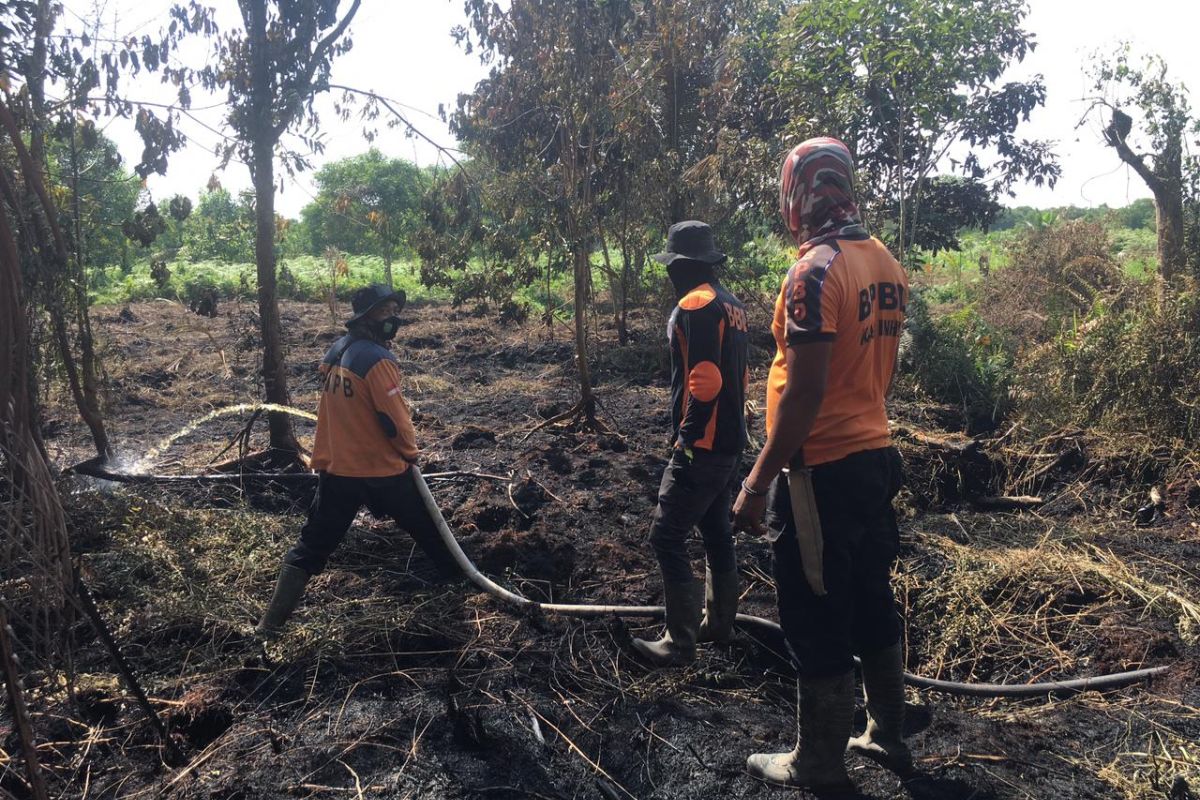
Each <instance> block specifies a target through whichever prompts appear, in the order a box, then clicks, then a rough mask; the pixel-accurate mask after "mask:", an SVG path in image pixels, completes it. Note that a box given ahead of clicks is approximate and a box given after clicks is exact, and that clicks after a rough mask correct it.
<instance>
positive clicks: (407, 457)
mask: <svg viewBox="0 0 1200 800" xmlns="http://www.w3.org/2000/svg"><path fill="white" fill-rule="evenodd" d="M319 369H320V371H321V375H322V376H323V383H322V390H321V401H320V403H319V405H318V407H317V437H316V443H315V444H314V445H313V455H312V459H311V460H310V461H309V466H310V467H312V468H313V469H315V470H318V471H321V472H329V473H331V474H333V475H341V476H343V477H347V478H383V477H387V476H389V475H399V474H401V473H403V472H405V471H406V470H408V465H409V464H410V463H412V462H414V461H416V459H417V436H416V432H415V431H414V430H413V425H412V417H411V415H410V413H409V410H408V404H407V403H406V402H405V401H404V397H403V396H402V395H401V393H400V367H399V365H398V364H397V362H396V357H395V356H394V355H392V353H391V351H390V350H388V349H387V348H386V347H384V346H383V345H381V344H378V343H376V342H373V341H371V340H370V339H366V338H361V337H356V336H353V335H349V334H348V335H346V336H343V337H342V338H341V339H339V340H338V341H337V342H335V343H334V345H333V347H331V348H329V352H328V353H326V354H325V358H324V359H323V360H322V362H321V366H320V368H319Z"/></svg>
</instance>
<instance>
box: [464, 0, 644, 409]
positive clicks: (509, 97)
mask: <svg viewBox="0 0 1200 800" xmlns="http://www.w3.org/2000/svg"><path fill="white" fill-rule="evenodd" d="M466 8H467V12H468V15H469V17H470V19H471V25H472V29H473V31H474V42H472V41H471V39H470V38H469V35H468V32H467V31H465V30H463V31H460V39H461V40H462V41H464V42H466V43H467V45H468V47H471V46H473V45H474V44H475V43H477V44H478V45H479V46H480V47H481V48H482V49H483V51H484V54H485V56H486V57H487V58H490V59H491V60H492V63H493V64H494V66H493V68H492V71H491V74H490V75H489V76H488V77H487V78H486V79H484V80H482V81H480V82H479V84H478V85H477V86H476V87H475V90H474V92H472V93H471V94H470V95H460V96H459V101H458V110H457V111H456V113H455V114H454V115H453V117H452V118H451V129H452V130H453V131H454V133H455V134H456V135H457V136H458V137H459V139H460V140H461V141H463V142H464V143H465V145H466V148H467V150H468V152H470V153H472V154H473V155H475V154H477V155H479V156H480V157H481V158H483V159H484V160H486V161H487V162H489V163H490V164H494V165H495V170H496V174H497V179H498V184H497V185H499V186H501V187H503V189H504V190H505V191H507V192H510V194H509V197H511V198H513V199H516V198H517V197H518V196H519V197H520V201H519V202H518V203H516V204H514V205H512V206H510V207H511V208H522V209H524V211H525V213H526V215H527V217H526V219H527V220H528V224H529V225H530V227H531V228H533V229H534V230H536V231H537V232H538V234H539V236H540V239H541V241H542V242H544V243H546V244H548V245H549V247H550V248H552V249H560V248H561V250H562V251H563V252H565V253H566V254H567V255H568V257H569V259H570V264H571V271H572V275H573V279H574V280H573V284H574V291H573V298H574V317H575V358H576V367H577V371H578V377H579V402H578V403H577V404H576V405H575V406H574V407H573V408H572V409H571V410H570V411H568V412H567V413H565V414H563V415H561V417H562V418H563V419H566V418H570V417H582V418H584V419H585V420H586V422H587V424H588V425H589V426H592V427H595V426H597V425H598V422H597V420H596V417H595V407H596V401H595V394H594V392H593V389H592V375H591V369H590V365H589V362H588V346H587V308H588V304H589V301H590V298H591V289H592V287H591V274H592V266H591V255H592V250H593V245H594V244H595V242H596V238H597V235H598V231H597V228H596V224H595V208H594V204H595V201H596V179H597V177H598V176H599V175H600V174H601V173H602V171H603V169H604V166H605V162H606V160H607V159H608V158H609V155H610V154H609V151H608V146H609V145H610V143H611V142H612V114H611V106H610V105H609V103H608V102H607V101H608V98H609V96H610V93H611V92H612V90H613V75H614V72H615V71H616V70H617V69H618V68H619V67H620V64H619V63H618V61H617V59H616V55H617V54H616V51H615V45H614V42H619V41H621V40H622V36H623V35H624V33H625V25H626V24H627V22H628V20H629V19H630V18H631V17H632V14H631V9H630V7H629V5H628V3H626V2H620V1H618V2H610V3H591V2H576V1H575V0H514V2H513V3H512V4H511V5H510V6H509V8H508V9H507V10H502V9H501V8H500V7H499V6H498V5H497V4H495V3H491V2H487V0H469V1H468V2H467V4H466ZM518 193H519V195H518ZM548 257H549V258H550V259H551V260H553V255H552V254H551V255H549V256H548Z"/></svg>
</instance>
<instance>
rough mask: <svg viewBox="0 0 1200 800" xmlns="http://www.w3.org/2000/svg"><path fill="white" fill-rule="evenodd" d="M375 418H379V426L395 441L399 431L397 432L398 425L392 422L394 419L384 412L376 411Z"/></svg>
mask: <svg viewBox="0 0 1200 800" xmlns="http://www.w3.org/2000/svg"><path fill="white" fill-rule="evenodd" d="M375 416H376V417H378V418H379V424H380V425H381V426H383V432H384V434H386V435H387V437H388V438H389V439H395V438H396V434H397V433H398V431H397V430H396V423H394V422H392V418H391V417H389V416H388V415H387V414H385V413H383V412H382V411H376V412H375Z"/></svg>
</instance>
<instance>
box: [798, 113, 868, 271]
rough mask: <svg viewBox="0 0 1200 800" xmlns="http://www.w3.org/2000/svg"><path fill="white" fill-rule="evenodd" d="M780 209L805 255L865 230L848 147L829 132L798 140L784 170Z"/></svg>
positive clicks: (860, 233) (852, 162)
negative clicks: (830, 241)
mask: <svg viewBox="0 0 1200 800" xmlns="http://www.w3.org/2000/svg"><path fill="white" fill-rule="evenodd" d="M779 213H781V214H782V215H783V221H784V223H785V224H786V225H787V227H788V231H789V232H790V233H791V234H792V238H793V239H795V240H796V244H798V245H800V254H801V255H803V254H804V253H805V252H807V251H808V250H811V249H812V248H814V247H816V246H817V245H819V244H821V243H822V242H824V241H827V240H829V239H835V238H840V237H841V238H844V237H848V236H862V235H865V234H866V229H865V228H863V226H862V218H861V217H860V216H859V213H858V206H857V205H855V203H854V159H853V158H852V157H851V155H850V150H849V148H847V147H846V145H844V144H842V143H841V142H840V141H838V140H837V139H831V138H829V137H824V136H823V137H818V138H816V139H809V140H808V141H806V142H801V143H800V144H798V145H796V146H795V147H794V148H793V149H792V152H790V153H788V154H787V157H786V158H785V159H784V160H783V167H782V169H781V170H780V172H779Z"/></svg>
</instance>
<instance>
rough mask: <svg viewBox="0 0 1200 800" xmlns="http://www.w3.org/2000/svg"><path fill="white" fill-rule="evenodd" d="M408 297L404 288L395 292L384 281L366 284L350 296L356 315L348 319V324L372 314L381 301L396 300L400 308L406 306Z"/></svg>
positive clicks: (351, 305)
mask: <svg viewBox="0 0 1200 800" xmlns="http://www.w3.org/2000/svg"><path fill="white" fill-rule="evenodd" d="M407 299H408V297H407V295H405V294H404V290H403V289H397V290H396V291H394V292H393V291H392V290H391V289H389V288H387V287H386V286H384V285H383V284H382V283H373V284H371V285H370V286H364V287H363V288H361V289H359V290H358V291H357V292H355V293H354V294H353V295H352V296H351V298H350V307H351V308H353V309H354V316H353V317H351V318H350V319H348V320H346V324H347V325H353V324H354V323H355V322H358V321H359V320H361V319H362V318H363V317H365V316H366V315H367V314H370V313H371V311H373V310H374V309H375V308H376V307H378V306H379V305H380V304H381V303H386V302H387V301H388V300H395V301H396V304H397V305H398V306H400V308H404V301H405V300H407ZM397 310H399V309H397Z"/></svg>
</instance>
